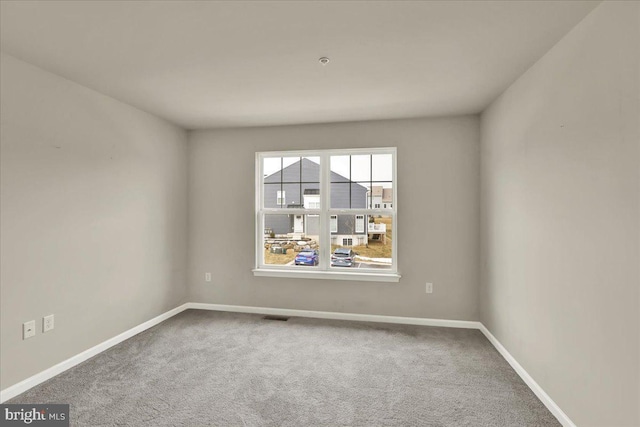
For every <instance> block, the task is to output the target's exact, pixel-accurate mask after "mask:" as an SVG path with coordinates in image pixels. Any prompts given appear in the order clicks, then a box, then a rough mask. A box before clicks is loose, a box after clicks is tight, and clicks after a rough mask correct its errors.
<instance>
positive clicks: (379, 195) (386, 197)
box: [360, 182, 393, 209]
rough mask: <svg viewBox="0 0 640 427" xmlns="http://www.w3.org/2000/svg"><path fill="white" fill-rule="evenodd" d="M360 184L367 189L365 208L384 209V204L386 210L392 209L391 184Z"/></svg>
mask: <svg viewBox="0 0 640 427" xmlns="http://www.w3.org/2000/svg"><path fill="white" fill-rule="evenodd" d="M360 184H361V185H362V186H366V187H367V202H366V205H367V208H369V209H384V204H385V203H386V205H387V209H390V208H391V207H392V206H391V203H393V185H392V183H391V182H374V183H373V185H370V184H369V183H368V182H361V183H360Z"/></svg>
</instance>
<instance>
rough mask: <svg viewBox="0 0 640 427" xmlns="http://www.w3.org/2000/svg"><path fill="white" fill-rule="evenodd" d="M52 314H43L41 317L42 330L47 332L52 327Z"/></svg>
mask: <svg viewBox="0 0 640 427" xmlns="http://www.w3.org/2000/svg"><path fill="white" fill-rule="evenodd" d="M53 326H54V324H53V314H50V315H48V316H44V317H43V318H42V332H47V331H50V330H52V329H53Z"/></svg>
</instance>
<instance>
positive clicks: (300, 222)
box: [263, 213, 320, 268]
mask: <svg viewBox="0 0 640 427" xmlns="http://www.w3.org/2000/svg"><path fill="white" fill-rule="evenodd" d="M319 233H320V216H319V215H305V214H304V213H300V214H295V215H293V214H292V215H287V214H274V215H265V216H264V239H263V246H264V264H266V265H281V266H291V267H292V268H296V266H297V267H298V268H308V267H310V266H315V265H318V262H319V260H320V247H319V244H318V242H319V240H318V235H319Z"/></svg>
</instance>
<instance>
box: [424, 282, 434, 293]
mask: <svg viewBox="0 0 640 427" xmlns="http://www.w3.org/2000/svg"><path fill="white" fill-rule="evenodd" d="M425 292H426V293H428V294H432V293H433V283H427V286H426V288H425Z"/></svg>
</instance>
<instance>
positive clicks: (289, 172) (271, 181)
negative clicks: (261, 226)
mask: <svg viewBox="0 0 640 427" xmlns="http://www.w3.org/2000/svg"><path fill="white" fill-rule="evenodd" d="M330 182H331V207H332V208H338V209H340V208H343V209H348V208H356V209H365V208H366V207H367V197H368V196H367V191H368V190H367V188H366V187H364V186H362V185H360V184H358V183H355V182H351V181H350V180H348V179H347V178H345V177H344V176H342V175H339V174H337V173H335V172H331V181H330ZM263 194H264V207H265V208H300V209H301V210H302V209H314V208H316V209H317V208H319V206H320V205H319V203H320V165H319V164H317V163H315V162H313V161H311V160H309V159H305V158H303V159H302V160H300V161H297V162H295V163H293V164H292V165H290V166H287V167H285V168H283V169H281V170H279V171H278V172H275V173H273V174H271V175H269V176H267V177H265V178H264V191H263ZM367 224H368V216H367V215H357V216H356V215H347V214H341V215H338V216H337V217H334V218H332V219H331V228H332V230H331V237H332V238H331V240H332V244H337V245H343V246H349V245H358V244H365V243H366V242H367ZM265 232H266V233H268V232H273V233H275V234H276V235H287V234H288V235H300V236H302V235H306V236H317V235H318V234H319V233H320V220H319V216H318V215H310V214H305V213H304V212H300V214H295V215H293V214H291V215H287V214H283V215H267V216H266V217H265ZM349 239H351V240H349Z"/></svg>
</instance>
